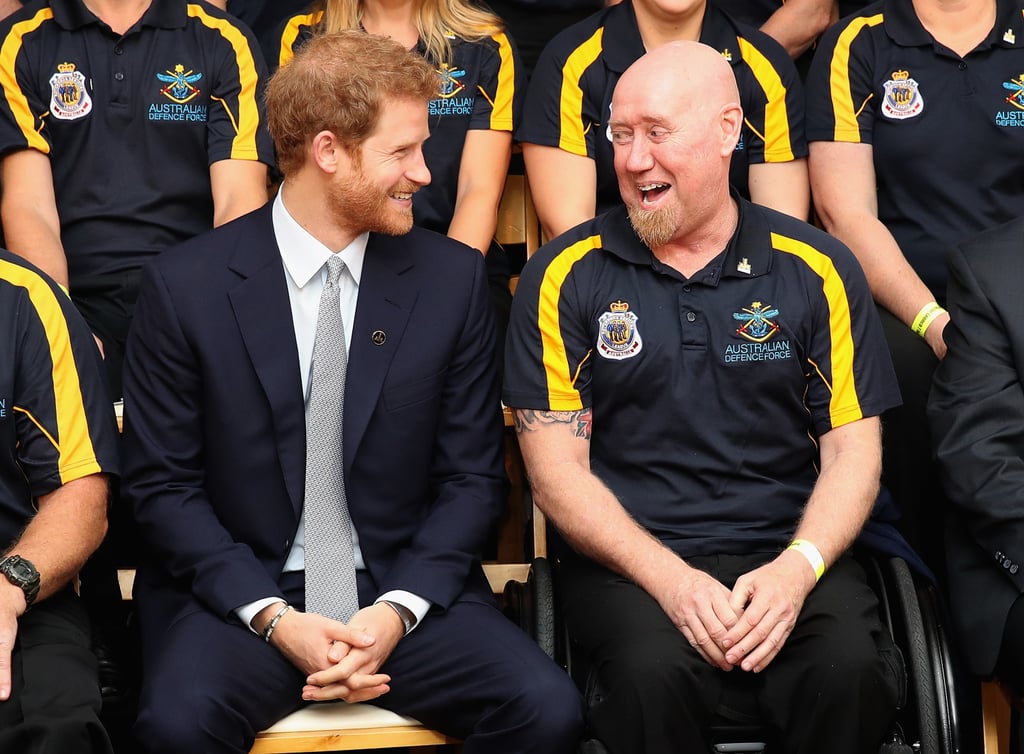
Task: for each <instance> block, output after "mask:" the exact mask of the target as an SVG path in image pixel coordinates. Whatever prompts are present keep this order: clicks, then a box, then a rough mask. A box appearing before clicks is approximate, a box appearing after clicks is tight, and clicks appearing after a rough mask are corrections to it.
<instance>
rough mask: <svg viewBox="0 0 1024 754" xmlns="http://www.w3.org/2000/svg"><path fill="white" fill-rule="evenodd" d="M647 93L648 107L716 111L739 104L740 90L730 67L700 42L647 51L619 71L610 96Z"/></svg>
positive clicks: (619, 98)
mask: <svg viewBox="0 0 1024 754" xmlns="http://www.w3.org/2000/svg"><path fill="white" fill-rule="evenodd" d="M638 95H646V97H645V98H646V100H647V101H648V102H649V103H650V107H651V108H658V109H661V110H664V109H671V110H675V109H677V108H678V107H679V106H681V105H682V106H684V107H685V108H686V109H687V110H690V111H692V110H693V109H694V108H698V109H700V110H701V111H703V112H706V113H717V112H719V111H720V110H721V109H722V108H723V107H725V106H727V105H732V104H734V105H737V106H738V105H739V102H740V93H739V89H738V88H737V86H736V77H735V76H734V75H733V72H732V66H730V65H729V63H728V62H727V61H726V60H725V58H724V57H722V55H721V53H719V52H718V51H717V50H715V49H714V48H713V47H708V46H707V45H706V44H702V43H700V42H671V43H669V44H667V45H663V46H661V47H658V48H655V49H654V50H652V51H651V52H649V53H647V54H646V55H644V56H643V57H641V58H640V59H639V60H637V61H636V62H635V63H633V65H631V66H630V67H629V68H628V69H626V72H625V73H623V74H622V78H620V79H619V83H618V85H617V86H616V87H615V92H614V95H613V97H612V113H615V112H616V107H615V103H616V101H618V100H621V99H624V98H627V97H628V98H629V99H635V98H637V96H638Z"/></svg>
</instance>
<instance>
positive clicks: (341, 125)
mask: <svg viewBox="0 0 1024 754" xmlns="http://www.w3.org/2000/svg"><path fill="white" fill-rule="evenodd" d="M437 86H438V78H437V71H435V70H434V68H433V66H431V65H430V64H429V63H428V62H427V61H426V60H424V59H423V58H422V57H420V56H419V55H417V54H416V53H414V52H410V51H409V50H406V49H405V48H403V47H402V46H401V45H400V44H398V43H397V42H395V41H394V40H392V39H386V38H384V37H377V36H374V35H373V34H366V33H364V32H362V31H351V30H349V31H342V32H338V33H334V34H324V35H317V36H315V37H313V38H312V39H311V40H309V42H308V43H306V44H304V45H303V46H302V48H301V49H300V50H299V51H298V52H296V53H295V57H294V58H292V60H291V61H290V62H288V63H287V64H286V65H283V66H281V67H280V68H279V69H278V70H277V73H275V74H274V75H273V76H272V77H271V78H270V82H269V83H268V84H267V92H266V103H267V129H268V130H269V131H270V136H271V138H273V140H274V146H275V148H276V149H277V163H278V166H279V167H280V168H281V172H282V173H284V174H285V176H288V175H289V174H291V173H293V172H295V171H296V170H298V169H299V168H301V167H302V165H303V163H304V162H305V159H306V151H307V149H308V148H309V145H310V143H311V142H312V139H313V137H314V136H315V135H316V134H318V133H320V132H321V131H330V132H331V133H333V134H334V135H335V136H336V137H337V138H338V140H339V141H341V143H342V144H344V145H345V147H346V148H348V149H353V148H355V147H358V146H360V145H361V144H362V143H363V142H364V141H365V140H366V139H367V138H368V137H369V136H370V135H371V134H372V133H373V130H374V129H375V128H376V127H377V121H378V120H379V118H380V111H381V108H382V106H383V104H384V103H385V102H388V101H390V100H394V99H411V100H419V101H422V102H423V104H424V109H425V106H426V103H427V102H429V101H430V99H431V98H432V97H434V96H436V94H437Z"/></svg>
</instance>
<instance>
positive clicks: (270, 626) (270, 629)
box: [262, 603, 292, 644]
mask: <svg viewBox="0 0 1024 754" xmlns="http://www.w3.org/2000/svg"><path fill="white" fill-rule="evenodd" d="M291 609H292V606H291V605H289V604H288V603H285V604H284V605H282V606H281V607H280V609H279V610H278V611H277V612H276V613H274V617H273V618H271V619H270V620H269V621H268V622H267V625H266V626H265V627H264V628H263V634H262V636H263V641H265V642H267V644H269V643H270V637H271V636H273V635H274V629H276V628H277V624H278V622H279V621H280V620H281V618H282V617H284V614H285V613H287V612H288V611H289V610H291Z"/></svg>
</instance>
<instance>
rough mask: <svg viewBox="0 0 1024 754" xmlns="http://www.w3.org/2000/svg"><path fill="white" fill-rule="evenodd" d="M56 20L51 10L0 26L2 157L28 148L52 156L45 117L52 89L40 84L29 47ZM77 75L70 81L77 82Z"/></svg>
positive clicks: (11, 19) (15, 17) (17, 17)
mask: <svg viewBox="0 0 1024 754" xmlns="http://www.w3.org/2000/svg"><path fill="white" fill-rule="evenodd" d="M52 19H53V11H52V10H51V9H50V8H49V6H47V7H43V8H39V9H38V10H37V11H36V12H35V13H34V14H32V15H31V16H26V12H25V11H19V12H18V13H16V14H14V15H13V16H11V17H9V18H8V19H7V22H6V23H4V24H2V25H0V35H2V37H3V43H2V46H0V154H7V153H9V152H16V151H18V150H20V149H26V148H29V149H37V150H39V151H40V152H42V153H43V154H49V153H50V149H51V146H52V144H51V141H50V135H49V132H48V131H47V129H46V128H45V125H46V120H45V118H44V115H45V114H48V113H49V111H50V97H51V88H52V87H50V86H41V85H40V84H39V75H38V72H37V71H36V70H35V68H34V66H33V58H32V56H31V55H30V54H28V53H27V51H26V47H27V45H28V44H29V43H30V42H31V40H32V38H33V36H34V35H36V34H38V33H39V28H40V27H41V26H43V25H44V24H45V23H47V22H48V21H51V20H52ZM73 74H74V72H73V71H72V72H71V78H70V79H69V80H70V81H75V80H77V79H76V77H74V75H73ZM84 85H85V80H84V78H83V79H82V86H83V87H84Z"/></svg>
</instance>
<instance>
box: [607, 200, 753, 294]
mask: <svg viewBox="0 0 1024 754" xmlns="http://www.w3.org/2000/svg"><path fill="white" fill-rule="evenodd" d="M729 191H730V195H731V196H732V198H733V200H734V201H735V202H736V207H737V211H738V212H739V220H738V222H737V223H736V232H735V233H733V235H732V238H731V239H730V240H729V243H728V244H727V245H726V247H725V252H724V254H719V255H718V256H717V257H716V258H715V259H713V260H712V261H711V262H709V263H708V264H707V266H706V267H705V268H704V269H703V270H702V271H700V272H698V273H697V274H696V275H695V276H694V277H693V278H692V280H693V281H694V282H703V283H705V284H709V285H716V284H717V280H718V279H719V278H720V277H722V278H729V277H738V278H753V277H759V276H761V275H766V274H768V272H769V271H770V270H771V267H772V251H771V249H772V239H771V229H770V228H769V227H768V222H767V221H766V220H765V217H764V215H763V214H761V213H760V212H751V211H750V203H749V202H748V201H747V200H746V199H743V198H742V197H740V196H739V195H738V194H737V193H736V191H735V190H734V189H730V190H729ZM597 230H598V232H599V233H600V234H601V247H602V248H603V249H604V250H605V251H607V252H608V253H609V254H613V255H615V256H617V257H618V258H619V259H621V260H622V261H624V262H627V263H629V264H636V265H642V266H648V267H649V266H652V265H653V264H654V262H655V259H656V257H655V256H654V253H653V252H652V251H651V250H650V249H649V248H647V245H646V244H644V242H643V241H641V240H640V238H639V237H638V236H637V235H636V232H635V231H634V230H633V226H632V225H631V224H630V222H629V213H628V211H627V210H626V207H625V206H621V207H616V208H615V209H612V210H609V211H608V212H606V213H604V214H603V215H601V216H600V217H599V218H598V226H597Z"/></svg>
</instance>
